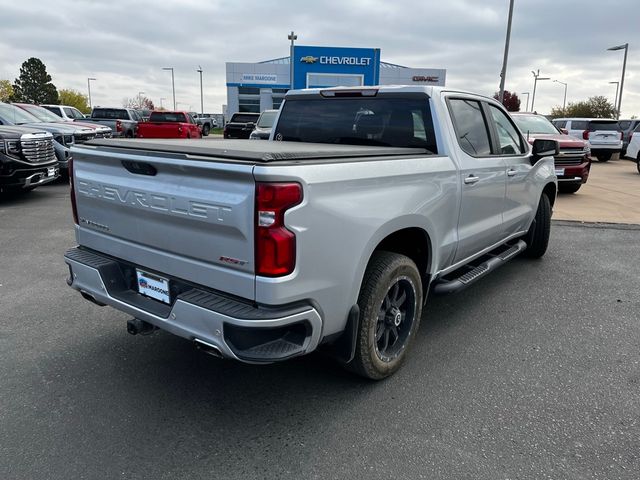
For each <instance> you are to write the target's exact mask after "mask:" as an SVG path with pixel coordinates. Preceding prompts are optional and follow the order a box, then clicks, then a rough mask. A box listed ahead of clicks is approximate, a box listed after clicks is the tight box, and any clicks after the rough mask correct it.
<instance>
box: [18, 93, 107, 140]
mask: <svg viewBox="0 0 640 480" xmlns="http://www.w3.org/2000/svg"><path fill="white" fill-rule="evenodd" d="M12 105H15V106H16V107H18V108H21V109H23V110H25V111H26V112H27V113H30V114H31V115H33V116H34V117H36V118H37V119H38V120H40V121H42V122H46V123H56V124H58V123H62V124H63V125H67V126H71V125H72V126H74V127H78V129H77V130H76V132H75V134H74V143H84V142H86V141H89V140H92V139H94V138H111V129H110V128H109V127H106V126H104V125H100V124H99V123H85V122H74V123H73V124H71V123H70V122H69V123H67V122H64V121H63V120H62V119H60V118H59V117H58V116H57V115H56V114H54V113H52V112H51V111H50V110H47V109H46V108H44V107H41V106H39V105H32V104H30V103H13V104H12ZM92 132H93V133H92Z"/></svg>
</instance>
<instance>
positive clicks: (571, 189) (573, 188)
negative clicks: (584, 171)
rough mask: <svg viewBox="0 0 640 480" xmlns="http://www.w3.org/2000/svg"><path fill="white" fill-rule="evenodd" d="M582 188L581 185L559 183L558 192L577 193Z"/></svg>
mask: <svg viewBox="0 0 640 480" xmlns="http://www.w3.org/2000/svg"><path fill="white" fill-rule="evenodd" d="M581 186H582V184H581V183H568V184H567V183H559V182H558V191H559V192H560V193H576V192H577V191H578V190H580V187H581Z"/></svg>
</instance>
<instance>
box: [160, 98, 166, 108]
mask: <svg viewBox="0 0 640 480" xmlns="http://www.w3.org/2000/svg"><path fill="white" fill-rule="evenodd" d="M163 100H166V98H164V97H160V110H164V107H163V106H162V101H163Z"/></svg>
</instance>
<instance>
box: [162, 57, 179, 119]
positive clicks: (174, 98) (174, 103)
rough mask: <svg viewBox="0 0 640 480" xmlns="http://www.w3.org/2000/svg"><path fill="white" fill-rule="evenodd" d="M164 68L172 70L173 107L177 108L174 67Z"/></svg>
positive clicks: (164, 68) (163, 68)
mask: <svg viewBox="0 0 640 480" xmlns="http://www.w3.org/2000/svg"><path fill="white" fill-rule="evenodd" d="M162 70H171V91H172V92H173V109H174V110H175V109H176V83H175V81H174V77H173V67H162Z"/></svg>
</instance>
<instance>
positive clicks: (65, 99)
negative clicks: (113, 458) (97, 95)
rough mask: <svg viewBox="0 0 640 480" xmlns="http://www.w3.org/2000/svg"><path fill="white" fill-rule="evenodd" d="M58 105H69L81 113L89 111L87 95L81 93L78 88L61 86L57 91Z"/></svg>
mask: <svg viewBox="0 0 640 480" xmlns="http://www.w3.org/2000/svg"><path fill="white" fill-rule="evenodd" d="M58 97H59V100H60V105H68V106H70V107H76V108H77V109H78V110H80V111H81V112H82V113H91V109H90V108H89V97H87V96H86V95H83V94H82V93H80V92H79V91H78V90H73V89H72V88H62V89H60V91H59V92H58Z"/></svg>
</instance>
